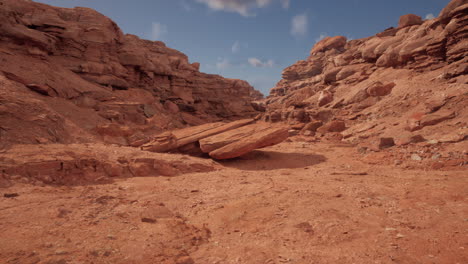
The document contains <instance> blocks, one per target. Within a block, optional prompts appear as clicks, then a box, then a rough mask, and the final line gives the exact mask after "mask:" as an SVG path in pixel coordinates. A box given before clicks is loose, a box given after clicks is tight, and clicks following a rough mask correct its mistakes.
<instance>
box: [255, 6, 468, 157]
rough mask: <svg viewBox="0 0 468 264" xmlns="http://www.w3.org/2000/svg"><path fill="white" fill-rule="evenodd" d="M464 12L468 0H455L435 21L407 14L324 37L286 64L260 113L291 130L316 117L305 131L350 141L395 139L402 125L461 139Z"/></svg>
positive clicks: (467, 21)
mask: <svg viewBox="0 0 468 264" xmlns="http://www.w3.org/2000/svg"><path fill="white" fill-rule="evenodd" d="M467 14H468V2H467V1H466V0H453V1H451V2H450V3H449V4H448V5H447V7H446V8H445V9H444V10H442V12H441V14H440V15H439V17H438V18H435V19H432V20H426V21H422V20H421V18H420V17H418V16H416V15H405V16H402V17H401V19H400V23H399V25H398V28H389V29H387V30H385V31H384V32H382V33H379V34H377V35H375V36H372V37H368V38H364V39H356V40H350V41H347V40H346V38H345V37H342V36H338V37H332V38H325V39H323V40H322V41H320V42H318V43H316V44H315V46H314V47H313V48H312V50H311V53H310V56H309V57H308V58H307V59H306V60H302V61H298V62H297V63H295V64H294V65H292V66H289V67H287V68H286V69H285V70H284V71H283V79H282V80H281V81H280V82H278V84H277V85H276V87H274V88H273V89H272V90H271V93H270V96H269V97H268V98H267V99H266V100H265V102H264V103H265V105H266V108H267V109H266V114H265V115H264V120H266V121H271V122H279V121H283V122H288V123H289V124H290V125H291V127H292V129H296V130H301V129H303V126H299V125H298V123H310V124H320V126H322V125H323V127H321V128H318V127H316V125H315V126H314V129H313V131H311V132H308V134H310V135H314V133H315V131H317V132H318V133H319V135H320V134H325V133H335V132H341V133H342V134H343V136H344V137H345V140H348V141H352V142H359V141H362V140H366V139H375V142H380V141H379V139H381V138H385V139H386V138H392V137H395V138H397V137H398V136H399V135H400V134H404V133H407V132H406V129H408V130H411V131H415V130H421V131H422V135H420V136H424V138H427V139H428V140H430V139H434V140H435V139H437V140H438V139H441V138H444V137H445V134H447V133H448V134H453V133H455V134H456V136H453V137H451V138H458V139H461V138H463V137H460V136H459V131H455V130H454V129H453V128H462V127H464V126H467V125H468V124H467V120H468V111H467V110H468V109H467V107H468V103H467V95H466V90H467V88H468V85H467V84H468V76H467V73H468V59H467V58H468V37H467V29H468V15H467ZM317 102H318V103H317ZM334 120H343V121H334ZM406 120H408V121H406ZM338 123H339V124H340V127H339V129H329V128H330V126H332V127H333V126H334V125H336V124H338ZM332 124H333V125H332ZM345 129H346V130H345ZM343 130H345V131H344V132H343ZM306 131H308V130H303V131H302V134H304V133H305V132H306ZM293 133H294V132H293ZM412 136H414V135H409V137H412ZM461 140H463V139H461ZM387 141H390V140H387ZM379 144H380V143H379ZM379 144H377V145H379ZM374 145H375V144H374ZM384 145H385V144H384ZM387 145H389V144H387ZM377 149H378V148H377Z"/></svg>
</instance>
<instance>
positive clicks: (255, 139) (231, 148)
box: [209, 126, 289, 160]
mask: <svg viewBox="0 0 468 264" xmlns="http://www.w3.org/2000/svg"><path fill="white" fill-rule="evenodd" d="M288 136H289V133H288V128H287V127H284V126H279V127H278V126H272V127H269V128H267V129H265V130H261V131H258V132H256V133H254V134H252V135H250V136H248V137H245V138H242V139H240V140H238V141H235V142H233V143H231V144H228V145H226V146H224V147H222V148H219V149H216V150H214V151H211V152H210V153H209V155H210V157H212V158H214V159H218V160H222V159H231V158H235V157H239V156H242V155H244V154H247V153H249V152H250V151H252V150H255V149H258V148H264V147H268V146H272V145H275V144H278V143H281V142H283V141H284V140H286V139H287V138H288Z"/></svg>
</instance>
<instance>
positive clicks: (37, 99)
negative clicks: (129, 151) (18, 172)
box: [0, 0, 261, 145]
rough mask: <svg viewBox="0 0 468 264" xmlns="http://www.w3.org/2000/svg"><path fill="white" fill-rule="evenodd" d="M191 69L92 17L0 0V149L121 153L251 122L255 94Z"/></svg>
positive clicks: (156, 45)
mask: <svg viewBox="0 0 468 264" xmlns="http://www.w3.org/2000/svg"><path fill="white" fill-rule="evenodd" d="M199 67H200V65H199V63H190V62H189V59H188V58H187V56H186V55H185V54H183V53H181V52H179V51H177V50H174V49H171V48H168V47H166V45H165V44H164V43H163V42H159V41H155V42H154V41H148V40H143V39H140V38H138V37H137V36H134V35H124V34H123V33H122V31H121V30H120V29H119V27H118V26H117V25H116V24H115V23H114V22H113V21H111V20H110V19H109V18H107V17H105V16H103V15H101V14H99V13H98V12H96V11H94V10H92V9H88V8H81V7H78V8H73V9H66V8H57V7H52V6H48V5H44V4H39V3H35V2H33V1H29V0H0V83H1V85H0V143H2V144H6V143H8V144H12V143H72V142H78V143H79V142H96V141H102V140H104V141H105V142H108V143H109V142H110V143H118V144H121V145H127V144H128V143H131V142H133V141H137V140H139V139H141V138H144V137H145V135H147V134H152V133H156V132H159V131H162V130H165V129H168V128H177V127H184V126H186V125H198V124H203V123H206V122H213V121H218V120H220V119H239V118H245V117H250V116H254V115H256V111H255V110H254V108H253V107H252V105H251V101H252V100H253V99H258V98H259V97H261V94H260V93H259V92H258V91H255V90H254V89H253V87H251V86H250V85H249V84H248V83H247V82H245V81H242V80H234V79H226V78H223V77H221V76H218V75H211V74H205V73H201V72H200V71H199Z"/></svg>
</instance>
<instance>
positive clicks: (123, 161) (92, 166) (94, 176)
mask: <svg viewBox="0 0 468 264" xmlns="http://www.w3.org/2000/svg"><path fill="white" fill-rule="evenodd" d="M0 168H1V170H0V180H2V179H3V180H4V181H7V182H9V181H25V182H27V183H45V184H54V185H77V184H89V183H94V184H96V183H104V182H109V181H111V180H113V179H116V178H128V177H144V176H166V177H168V176H177V175H181V174H186V173H197V172H209V171H214V170H216V169H218V165H216V164H215V163H214V162H213V161H211V160H206V159H200V158H195V157H184V158H181V157H180V156H177V155H169V154H162V153H149V152H146V151H141V150H138V149H136V148H130V147H118V146H109V145H103V144H68V145H63V144H47V145H15V146H14V147H12V148H11V149H9V150H8V151H5V152H2V153H0Z"/></svg>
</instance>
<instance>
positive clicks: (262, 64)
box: [247, 58, 275, 68]
mask: <svg viewBox="0 0 468 264" xmlns="http://www.w3.org/2000/svg"><path fill="white" fill-rule="evenodd" d="M247 61H248V62H249V64H250V65H252V66H254V67H257V68H272V67H273V66H274V65H275V62H274V61H273V60H267V61H265V62H263V61H261V60H260V59H257V58H249V59H248V60H247Z"/></svg>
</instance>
